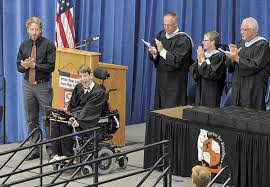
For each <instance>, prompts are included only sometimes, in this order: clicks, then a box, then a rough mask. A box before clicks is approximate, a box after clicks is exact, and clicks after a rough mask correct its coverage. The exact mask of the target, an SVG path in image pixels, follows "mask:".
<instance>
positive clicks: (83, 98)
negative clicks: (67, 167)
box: [52, 83, 105, 156]
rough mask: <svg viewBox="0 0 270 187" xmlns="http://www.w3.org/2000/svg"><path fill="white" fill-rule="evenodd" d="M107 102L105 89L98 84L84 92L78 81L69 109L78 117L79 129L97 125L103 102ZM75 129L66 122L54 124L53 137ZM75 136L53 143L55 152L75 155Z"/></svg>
mask: <svg viewBox="0 0 270 187" xmlns="http://www.w3.org/2000/svg"><path fill="white" fill-rule="evenodd" d="M104 102H105V90H104V89H103V88H102V87H101V86H100V85H98V84H95V85H94V87H93V89H92V90H91V91H90V92H88V93H84V89H83V86H82V84H81V83H78V84H77V85H76V86H75V88H74V90H73V92H72V95H71V99H70V102H69V105H68V111H69V112H71V113H72V116H74V117H75V118H76V120H77V121H78V123H79V127H77V128H76V130H77V131H80V130H86V129H89V128H93V127H96V126H97V124H98V120H99V119H100V116H101V113H102V109H103V104H104ZM72 132H73V129H72V127H71V126H68V125H66V124H55V125H53V130H52V137H54V138H55V137H59V136H63V135H67V134H71V133H72ZM72 145H73V138H72V137H69V138H65V139H61V140H59V141H55V142H54V143H53V153H54V154H55V155H59V156H62V155H64V156H72V155H73V146H72Z"/></svg>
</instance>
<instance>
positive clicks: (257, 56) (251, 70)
mask: <svg viewBox="0 0 270 187" xmlns="http://www.w3.org/2000/svg"><path fill="white" fill-rule="evenodd" d="M252 53H253V55H251V56H252V57H250V55H248V57H247V55H245V54H243V53H242V52H241V50H240V52H239V58H240V60H239V70H240V74H241V76H250V75H253V74H255V73H257V72H259V71H261V70H262V69H263V68H265V67H266V66H267V65H268V64H269V57H270V50H269V44H268V43H267V42H263V43H261V44H259V45H257V46H256V47H255V48H254V51H252Z"/></svg>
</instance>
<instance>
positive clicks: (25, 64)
mask: <svg viewBox="0 0 270 187" xmlns="http://www.w3.org/2000/svg"><path fill="white" fill-rule="evenodd" d="M21 65H22V66H23V67H24V68H25V69H28V68H35V65H36V63H35V60H34V59H33V58H31V57H29V58H27V59H25V60H21Z"/></svg>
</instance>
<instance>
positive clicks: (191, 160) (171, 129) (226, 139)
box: [144, 106, 270, 187]
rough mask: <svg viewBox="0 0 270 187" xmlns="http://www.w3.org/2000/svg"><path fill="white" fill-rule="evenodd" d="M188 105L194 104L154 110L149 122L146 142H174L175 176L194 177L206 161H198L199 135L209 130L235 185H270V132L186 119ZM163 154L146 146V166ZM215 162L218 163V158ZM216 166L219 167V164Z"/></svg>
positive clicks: (253, 186) (172, 148)
mask: <svg viewBox="0 0 270 187" xmlns="http://www.w3.org/2000/svg"><path fill="white" fill-rule="evenodd" d="M186 107H190V106H185V107H175V108H170V109H163V110H157V111H151V112H150V113H149V115H148V119H147V122H146V132H145V144H146V145H147V144H151V143H154V142H157V141H161V140H166V139H169V140H171V141H172V143H171V152H172V154H171V160H172V166H173V168H172V174H173V175H178V176H183V177H190V176H191V169H192V167H193V166H195V165H197V164H201V163H202V162H201V161H199V160H198V158H199V156H198V155H201V152H200V151H199V150H200V149H201V148H202V147H201V144H200V143H198V138H199V136H200V139H203V138H205V137H203V135H204V134H205V132H206V131H207V133H208V138H209V139H211V138H212V140H215V141H216V142H214V143H213V142H212V144H211V145H212V147H219V149H220V150H221V151H220V157H221V158H222V157H223V159H220V161H221V160H222V161H221V164H220V165H218V166H220V167H224V166H226V165H229V166H230V167H231V168H232V171H233V184H234V186H240V187H259V186H270V163H269V158H270V154H269V153H270V134H268V133H259V132H251V131H245V130H243V129H237V127H235V128H231V127H226V126H218V125H216V126H215V125H209V124H203V123H198V122H193V121H191V120H184V119H182V111H183V109H184V108H186ZM269 118H270V114H269ZM208 143H209V142H208ZM214 145H216V146H214ZM217 145H219V146H217ZM160 155H161V149H160V148H158V147H154V148H151V149H146V150H145V152H144V168H148V167H150V166H152V165H153V164H154V163H155V162H156V161H157V159H158V158H159V157H160ZM213 155H214V154H213ZM213 155H212V156H213ZM214 156H215V155H214ZM211 158H212V157H211ZM213 158H214V157H213ZM211 161H212V162H213V163H214V162H215V161H216V160H215V159H212V160H211ZM213 163H212V164H213ZM212 169H213V171H214V170H215V169H216V170H218V167H214V168H212ZM220 180H221V181H222V180H224V178H221V179H220Z"/></svg>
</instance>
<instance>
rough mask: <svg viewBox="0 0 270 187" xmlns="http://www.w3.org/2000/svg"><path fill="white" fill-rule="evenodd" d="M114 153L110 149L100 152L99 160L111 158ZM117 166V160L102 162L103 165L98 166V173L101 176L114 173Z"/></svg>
mask: <svg viewBox="0 0 270 187" xmlns="http://www.w3.org/2000/svg"><path fill="white" fill-rule="evenodd" d="M111 155H113V152H112V151H111V150H110V149H108V148H103V149H101V150H100V151H99V152H98V158H102V157H106V156H111ZM114 164H115V158H109V159H107V160H102V161H101V163H99V164H98V173H99V174H101V175H105V174H108V173H110V172H111V171H112V169H113V168H114Z"/></svg>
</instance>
